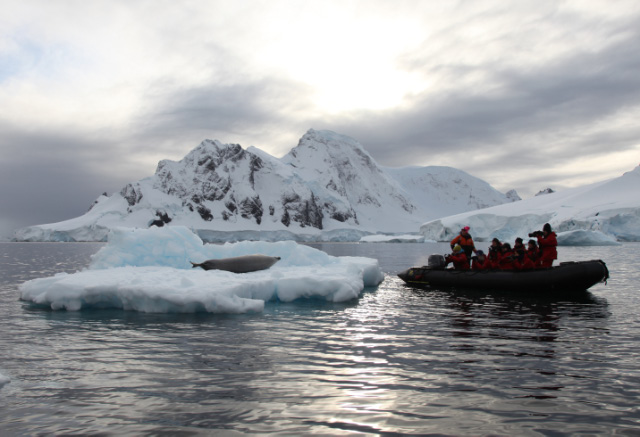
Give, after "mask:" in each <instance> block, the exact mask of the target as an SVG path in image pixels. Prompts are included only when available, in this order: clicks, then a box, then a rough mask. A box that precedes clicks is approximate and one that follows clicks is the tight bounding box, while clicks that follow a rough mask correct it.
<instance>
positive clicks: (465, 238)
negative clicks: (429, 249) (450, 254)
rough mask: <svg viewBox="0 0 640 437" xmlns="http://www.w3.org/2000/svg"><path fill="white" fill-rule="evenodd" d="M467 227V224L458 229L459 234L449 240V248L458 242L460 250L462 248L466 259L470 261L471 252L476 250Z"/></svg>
mask: <svg viewBox="0 0 640 437" xmlns="http://www.w3.org/2000/svg"><path fill="white" fill-rule="evenodd" d="M469 229H470V228H469V226H465V227H464V228H462V229H460V234H458V235H457V236H456V237H455V238H454V239H453V240H451V248H452V249H453V247H454V246H455V245H456V244H459V245H460V247H462V250H464V254H465V255H466V256H467V260H468V261H469V262H470V261H471V254H472V253H473V252H476V246H475V245H474V244H473V238H472V237H471V235H469Z"/></svg>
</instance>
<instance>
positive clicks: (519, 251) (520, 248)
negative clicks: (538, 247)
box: [513, 237, 527, 256]
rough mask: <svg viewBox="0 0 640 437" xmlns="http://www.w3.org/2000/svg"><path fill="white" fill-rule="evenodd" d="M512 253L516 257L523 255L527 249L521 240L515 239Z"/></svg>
mask: <svg viewBox="0 0 640 437" xmlns="http://www.w3.org/2000/svg"><path fill="white" fill-rule="evenodd" d="M513 251H514V252H515V253H516V255H518V256H520V255H524V253H525V252H526V251H527V248H526V247H524V244H523V242H522V238H520V237H518V238H516V242H515V244H514V245H513Z"/></svg>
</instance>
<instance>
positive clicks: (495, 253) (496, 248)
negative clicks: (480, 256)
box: [487, 238, 502, 269]
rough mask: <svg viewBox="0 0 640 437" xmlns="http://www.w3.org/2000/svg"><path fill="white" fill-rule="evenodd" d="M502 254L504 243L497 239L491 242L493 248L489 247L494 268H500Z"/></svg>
mask: <svg viewBox="0 0 640 437" xmlns="http://www.w3.org/2000/svg"><path fill="white" fill-rule="evenodd" d="M501 254H502V243H501V242H500V240H498V239H497V238H494V239H493V240H491V246H489V256H488V257H487V258H489V262H491V264H492V266H493V268H496V269H497V268H498V263H499V261H500V255H501Z"/></svg>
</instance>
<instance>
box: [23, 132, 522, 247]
mask: <svg viewBox="0 0 640 437" xmlns="http://www.w3.org/2000/svg"><path fill="white" fill-rule="evenodd" d="M509 201H510V199H508V198H507V196H505V195H504V194H502V193H499V192H498V191H496V190H495V189H493V188H491V187H490V186H489V185H488V184H487V183H486V182H484V181H481V180H480V179H477V178H474V177H472V176H470V175H468V174H467V173H464V172H462V171H459V170H456V169H452V168H447V167H423V168H405V169H386V168H383V167H380V166H379V165H378V164H377V163H376V162H375V160H374V159H373V158H372V157H371V156H370V155H369V154H368V153H367V151H366V150H365V149H364V148H363V146H362V145H361V144H360V143H358V142H357V141H356V140H354V139H352V138H349V137H347V136H344V135H340V134H337V133H335V132H331V131H316V130H313V129H311V130H309V131H308V132H307V133H306V134H305V135H304V136H303V137H302V138H301V139H300V141H299V143H298V145H297V146H296V147H295V148H293V149H292V150H291V151H290V152H289V153H288V154H287V155H286V156H284V157H283V158H281V159H278V158H275V157H273V156H271V155H269V154H267V153H265V152H263V151H261V150H259V149H257V148H255V147H249V148H247V149H246V150H245V149H243V148H242V147H241V146H239V145H237V144H223V143H221V142H219V141H211V140H205V141H203V142H202V143H201V144H200V145H199V146H197V147H196V148H195V149H193V150H192V151H191V152H189V153H188V154H187V155H186V156H185V157H184V158H183V159H182V160H180V161H178V162H176V161H170V160H163V161H160V163H159V164H158V167H157V170H156V173H155V174H154V175H153V176H151V177H148V178H145V179H142V180H140V181H138V182H134V183H130V184H127V185H126V186H125V187H124V188H123V189H122V190H121V191H120V192H118V193H114V194H113V195H111V196H101V197H99V198H98V199H97V200H96V202H95V203H94V205H93V206H92V208H91V209H90V210H89V211H88V212H87V213H86V214H84V215H83V216H81V217H76V218H74V219H71V220H66V221H63V222H60V223H53V224H46V225H38V226H32V227H29V228H25V229H21V230H18V231H17V232H16V234H15V237H14V239H16V240H19V241H104V240H105V239H106V237H107V234H108V232H109V230H110V229H115V228H119V227H124V228H148V227H150V226H153V225H155V226H165V225H168V226H176V225H177V226H186V227H188V228H190V229H192V230H193V231H194V232H196V233H197V234H198V235H200V237H201V238H203V239H206V240H207V241H229V240H232V241H235V240H238V239H259V240H263V239H267V240H279V239H295V240H303V241H312V240H314V239H315V240H325V241H326V240H332V239H338V240H350V241H358V240H360V238H361V237H362V236H365V235H369V234H372V233H378V232H387V233H402V232H415V231H416V230H417V229H418V228H419V226H420V224H421V223H423V222H424V221H425V220H427V219H429V218H436V217H442V216H444V215H447V214H453V213H459V212H463V211H468V210H470V209H476V208H479V207H485V206H491V205H498V204H501V203H505V202H509Z"/></svg>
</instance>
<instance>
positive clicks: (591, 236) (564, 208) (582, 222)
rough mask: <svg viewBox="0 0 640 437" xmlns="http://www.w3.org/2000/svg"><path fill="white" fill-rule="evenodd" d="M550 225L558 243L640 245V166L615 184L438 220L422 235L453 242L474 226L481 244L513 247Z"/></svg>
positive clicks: (610, 182) (426, 225)
mask: <svg viewBox="0 0 640 437" xmlns="http://www.w3.org/2000/svg"><path fill="white" fill-rule="evenodd" d="M547 222H548V223H550V224H551V226H552V228H553V229H554V230H555V231H556V232H557V233H558V240H559V244H572V245H578V244H615V241H616V240H617V241H640V166H639V167H636V168H635V169H634V170H632V171H630V172H627V173H625V174H624V175H622V176H620V177H618V178H615V179H611V180H607V181H602V182H598V183H595V184H591V185H586V186H583V187H578V188H573V189H569V190H565V191H559V192H554V193H549V194H545V195H544V196H536V197H533V198H531V199H527V200H523V201H520V202H516V203H509V204H503V205H499V206H494V207H491V208H486V209H482V210H478V211H471V212H466V213H462V214H457V215H452V216H448V217H445V218H440V219H437V220H433V221H430V222H427V223H424V224H423V225H422V226H421V227H420V232H421V233H422V235H423V236H424V237H425V238H427V239H433V240H436V241H449V240H451V239H452V238H453V237H454V236H455V235H457V234H458V232H459V231H460V228H462V227H463V226H470V227H471V235H472V236H473V237H474V239H475V240H477V241H488V240H491V239H493V238H496V237H497V238H499V239H500V240H503V241H508V242H513V240H514V239H515V238H516V237H522V238H527V236H528V234H529V233H530V232H532V231H535V230H539V229H542V225H543V224H544V223H547Z"/></svg>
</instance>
